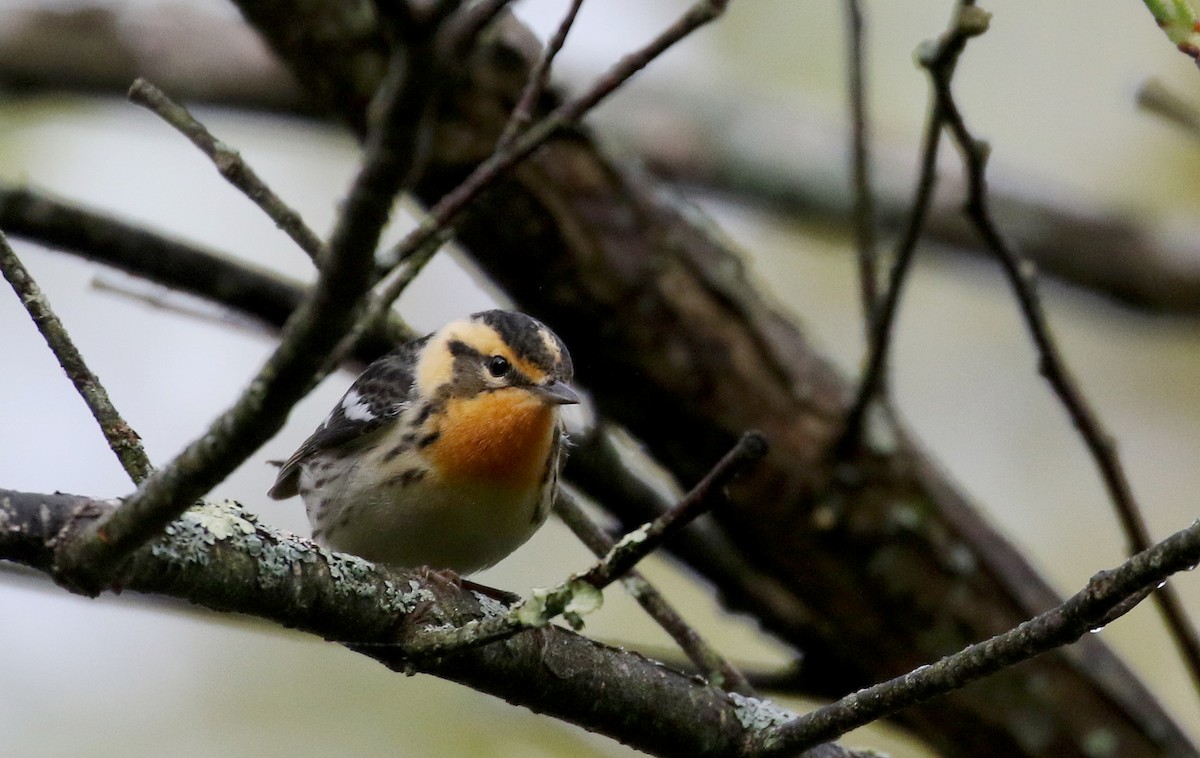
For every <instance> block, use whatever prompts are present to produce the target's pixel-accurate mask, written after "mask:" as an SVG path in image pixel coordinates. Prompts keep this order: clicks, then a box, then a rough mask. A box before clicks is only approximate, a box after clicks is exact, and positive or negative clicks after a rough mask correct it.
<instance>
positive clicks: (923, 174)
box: [834, 102, 945, 458]
mask: <svg viewBox="0 0 1200 758" xmlns="http://www.w3.org/2000/svg"><path fill="white" fill-rule="evenodd" d="M944 121H945V114H943V113H942V108H941V106H940V105H939V104H937V103H936V102H935V103H934V104H933V105H932V106H931V107H930V110H929V118H928V119H926V121H925V136H924V137H923V139H922V140H921V170H920V173H919V174H918V176H917V186H916V190H915V192H914V196H913V201H912V205H911V209H910V210H909V213H908V217H907V219H906V220H905V222H904V231H903V233H902V234H901V235H900V239H899V240H898V241H897V242H896V253H895V256H894V258H893V260H892V267H891V271H890V273H889V275H888V286H887V291H886V292H885V293H884V297H883V302H882V303H880V304H879V306H878V307H877V309H876V317H875V320H874V321H873V322H872V323H871V332H872V333H871V336H870V337H869V338H868V339H867V360H866V364H865V366H864V368H863V374H862V378H861V379H859V382H858V389H857V394H856V395H855V397H854V403H853V404H852V405H851V406H850V410H849V411H847V412H846V421H845V425H844V428H843V431H842V434H841V437H840V438H839V439H838V442H837V444H836V446H835V448H834V452H835V454H836V455H837V456H838V457H843V458H844V457H847V456H849V455H850V454H852V453H853V452H854V450H855V448H857V447H858V443H859V440H860V439H861V438H862V431H863V424H864V422H865V420H866V414H867V409H868V408H869V407H870V405H871V402H872V401H874V400H875V398H876V397H877V396H878V395H879V394H880V393H881V391H882V388H883V386H884V383H885V382H886V379H887V362H888V356H889V353H890V352H891V347H892V326H893V324H895V321H896V314H897V312H898V311H899V308H900V296H901V295H902V294H903V291H904V284H905V282H907V281H908V272H909V271H910V270H911V268H912V262H913V259H914V257H915V255H916V251H917V243H918V242H919V241H920V240H921V234H922V232H923V230H924V229H925V222H926V220H927V219H928V218H929V209H930V206H931V205H932V203H933V191H934V189H935V188H936V187H937V180H938V175H937V158H938V150H939V148H940V147H941V139H942V125H943V123H944Z"/></svg>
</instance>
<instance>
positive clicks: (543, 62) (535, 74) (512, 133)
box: [496, 0, 583, 147]
mask: <svg viewBox="0 0 1200 758" xmlns="http://www.w3.org/2000/svg"><path fill="white" fill-rule="evenodd" d="M582 5H583V0H571V7H570V8H568V9H567V13H566V15H565V16H563V20H562V23H560V24H559V25H558V28H557V29H556V30H555V31H554V35H553V36H552V37H550V39H549V40H548V41H547V42H546V49H545V50H543V51H542V57H541V58H539V59H538V62H537V63H536V64H535V65H534V67H533V70H532V71H530V72H529V81H528V82H526V84H525V89H524V90H522V91H521V99H520V100H518V101H517V105H516V107H515V108H513V112H512V117H511V118H509V120H508V123H507V124H506V125H505V126H504V132H503V133H501V135H500V139H499V140H497V141H496V145H497V146H499V147H503V146H505V145H507V144H508V143H509V142H512V141H513V138H515V137H516V136H517V135H518V134H520V133H521V131H522V130H523V129H525V127H527V126H529V123H530V122H531V121H532V120H533V109H534V106H536V105H537V101H538V99H539V98H540V97H541V96H542V94H543V93H544V92H545V91H546V86H547V85H548V84H549V83H550V64H552V63H553V62H554V57H555V56H556V55H558V51H559V50H562V46H563V44H564V43H565V42H566V41H567V34H569V33H570V31H571V26H573V25H574V23H575V16H576V15H578V14H579V8H580V6H582Z"/></svg>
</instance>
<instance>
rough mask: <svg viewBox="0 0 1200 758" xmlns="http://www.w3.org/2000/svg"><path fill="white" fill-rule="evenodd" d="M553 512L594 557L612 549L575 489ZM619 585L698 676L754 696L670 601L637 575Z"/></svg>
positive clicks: (563, 494) (564, 492)
mask: <svg viewBox="0 0 1200 758" xmlns="http://www.w3.org/2000/svg"><path fill="white" fill-rule="evenodd" d="M554 512H555V514H556V515H557V516H558V517H559V518H560V519H562V520H563V523H565V524H566V525H567V527H568V528H570V530H571V531H572V532H574V534H575V536H576V537H578V538H579V540H580V542H583V543H584V544H585V545H587V547H588V549H589V550H591V551H592V552H593V553H594V554H595V555H596V557H598V558H599V557H603V556H604V555H606V554H607V553H608V552H609V551H611V550H612V549H613V545H614V543H613V540H612V538H611V537H609V536H608V533H607V532H605V531H604V530H603V529H601V528H600V527H599V526H598V525H597V524H596V523H595V522H594V521H592V519H591V518H590V517H589V516H588V515H587V513H586V512H585V511H584V510H583V506H582V504H581V503H580V500H579V495H578V494H576V491H575V489H574V488H572V487H569V486H563V487H560V489H559V493H558V499H557V500H556V501H555V503H554ZM621 584H622V586H623V587H624V588H625V591H626V592H627V593H629V595H630V596H632V597H633V599H634V600H636V601H637V602H638V605H640V606H642V609H643V610H645V611H646V613H647V614H648V615H649V616H650V617H651V618H652V619H654V621H655V622H656V623H658V625H659V626H660V627H662V629H663V631H665V632H666V633H667V634H668V635H670V637H671V639H672V640H674V641H675V644H677V645H678V646H679V648H680V649H681V650H682V651H683V652H684V654H685V655H686V656H687V657H688V660H690V661H691V662H692V664H693V665H694V666H695V667H696V668H697V669H698V670H699V672H700V675H701V676H703V677H704V678H705V679H706V680H708V682H709V683H710V684H712V685H713V686H714V687H720V688H721V689H723V690H725V691H727V692H737V693H739V694H742V695H755V692H754V687H753V685H751V684H750V681H749V680H748V679H747V678H746V676H745V675H744V674H742V672H741V671H739V670H738V668H737V667H735V666H734V665H733V664H732V663H730V662H729V661H727V660H726V659H725V657H724V656H722V655H721V653H720V651H719V650H717V649H716V648H715V647H713V646H712V645H710V644H709V643H708V641H707V640H705V639H704V638H703V637H701V636H700V633H699V632H697V631H696V630H695V629H694V628H693V627H692V626H691V625H690V624H688V623H687V622H686V621H685V620H684V619H683V617H682V616H681V615H680V614H679V612H678V611H676V610H675V608H674V607H672V605H671V603H670V601H668V600H667V598H666V597H665V596H664V595H663V594H662V593H660V592H659V591H658V590H657V589H656V588H655V587H654V585H652V584H650V582H648V581H647V580H646V578H645V577H643V576H642V575H641V574H640V573H639V572H637V571H633V570H631V571H629V572H628V573H627V574H626V575H625V576H624V577H622V579H621Z"/></svg>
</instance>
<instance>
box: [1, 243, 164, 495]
mask: <svg viewBox="0 0 1200 758" xmlns="http://www.w3.org/2000/svg"><path fill="white" fill-rule="evenodd" d="M0 272H2V273H3V274H4V278H5V279H7V280H8V283H9V284H10V285H12V288H13V292H14V293H16V295H17V298H18V299H19V300H20V301H21V304H22V305H24V306H25V310H26V311H27V312H28V313H29V317H30V318H31V319H33V323H34V324H35V325H36V326H37V328H38V331H39V332H41V333H42V337H43V338H44V339H45V340H46V345H48V346H49V348H50V352H52V353H54V357H55V358H57V359H58V364H59V365H60V366H62V368H63V371H64V372H66V374H67V378H68V379H70V380H71V384H73V385H75V390H76V391H77V392H78V393H79V396H80V397H81V398H83V402H84V403H86V404H87V407H88V410H90V411H91V412H92V417H93V418H95V419H96V423H98V424H99V425H100V431H101V432H103V434H104V439H105V440H107V441H108V446H109V448H111V449H112V451H113V454H114V455H116V456H117V460H119V461H120V462H121V467H122V468H124V469H125V473H127V474H129V478H130V479H132V480H133V482H134V484H137V483H138V482H140V481H142V480H143V479H145V478H146V477H147V476H149V475H150V472H151V471H153V468H152V467H151V465H150V459H149V458H148V457H147V456H146V451H145V450H144V449H143V448H142V444H141V441H140V438H139V437H138V435H137V432H135V431H134V430H133V428H132V427H130V426H129V424H127V423H125V419H123V418H122V417H121V414H120V413H118V412H117V409H116V407H115V406H114V405H113V404H112V401H111V400H110V399H109V397H108V392H107V391H106V390H105V389H104V385H103V384H101V383H100V379H99V378H98V377H97V376H96V375H95V374H94V373H92V370H91V369H90V368H88V365H87V362H86V361H84V359H83V355H82V354H80V352H79V349H78V348H76V347H75V342H74V340H72V339H71V335H70V334H69V333H68V332H67V328H66V327H65V326H64V325H63V323H62V321H60V320H59V318H58V316H57V315H56V314H55V313H54V310H53V309H52V308H51V307H50V302H49V300H47V299H46V296H45V294H43V293H42V290H41V288H40V287H38V285H37V282H36V281H34V279H33V277H32V276H31V275H30V274H29V271H28V270H27V269H26V268H25V265H24V264H23V263H21V259H20V258H18V257H17V253H16V251H14V250H13V249H12V247H11V246H10V245H9V244H8V238H7V237H5V236H4V233H3V232H0Z"/></svg>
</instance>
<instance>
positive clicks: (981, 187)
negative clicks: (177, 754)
mask: <svg viewBox="0 0 1200 758" xmlns="http://www.w3.org/2000/svg"><path fill="white" fill-rule="evenodd" d="M987 23H988V15H987V14H986V12H984V11H981V10H979V9H977V8H974V7H973V6H972V5H971V3H970V2H964V3H963V4H962V6H961V8H960V10H959V12H958V17H957V22H956V24H955V25H954V26H953V28H952V29H951V32H950V34H949V35H948V36H947V38H946V41H945V42H944V43H943V44H939V45H938V46H936V47H935V48H933V49H932V50H927V51H926V53H927V54H926V55H923V56H921V57H920V62H921V65H923V66H924V67H925V68H927V69H928V71H929V75H930V78H931V80H932V82H933V88H934V93H935V96H936V97H937V101H938V104H939V106H940V109H941V111H942V112H943V113H944V115H945V123H946V126H947V128H948V129H949V130H950V133H951V135H953V137H954V141H955V143H956V144H957V145H958V147H959V150H960V151H961V153H962V156H963V165H964V167H965V170H966V173H967V185H968V191H967V200H966V207H965V211H966V214H967V216H968V217H969V218H970V219H971V222H972V224H973V225H974V227H975V229H976V230H977V231H978V232H979V235H980V237H981V238H982V239H983V242H984V245H985V246H986V247H987V249H988V250H989V251H991V253H992V255H993V256H994V257H995V258H996V260H997V261H998V262H999V263H1000V267H1001V269H1002V270H1003V272H1004V275H1005V278H1006V279H1008V282H1009V284H1010V285H1011V287H1012V289H1013V294H1014V296H1015V297H1016V300H1017V304H1018V306H1019V308H1020V311H1021V316H1022V318H1023V319H1024V321H1025V325H1026V327H1027V329H1028V330H1029V335H1030V337H1031V338H1032V340H1033V343H1034V346H1035V347H1036V348H1037V351H1038V356H1039V370H1040V372H1041V374H1042V376H1044V377H1045V378H1046V381H1047V382H1049V383H1050V386H1051V388H1052V389H1053V390H1054V394H1055V395H1057V396H1058V399H1059V401H1060V402H1061V403H1062V405H1063V407H1064V408H1065V409H1066V411H1067V415H1068V416H1070V418H1071V422H1072V423H1073V424H1074V425H1075V427H1076V428H1077V429H1078V430H1079V434H1080V436H1081V437H1082V438H1083V441H1084V445H1085V446H1086V447H1087V449H1088V452H1089V453H1091V456H1092V459H1093V460H1094V461H1095V463H1096V467H1097V468H1098V469H1099V471H1100V476H1101V479H1102V480H1103V481H1104V486H1105V488H1106V489H1107V490H1108V494H1109V498H1110V499H1111V501H1112V503H1113V506H1114V508H1115V509H1116V512H1117V516H1118V519H1119V521H1120V523H1121V528H1122V530H1123V531H1124V532H1125V536H1126V539H1127V540H1128V543H1129V552H1130V553H1131V554H1132V553H1138V552H1141V551H1144V550H1146V549H1147V548H1148V547H1150V545H1152V544H1153V539H1152V538H1151V537H1150V530H1149V529H1148V528H1147V526H1146V522H1145V519H1144V518H1143V517H1142V513H1141V508H1140V507H1139V506H1138V503H1137V500H1136V498H1135V497H1134V495H1133V489H1132V487H1131V486H1130V484H1129V479H1128V477H1127V476H1126V474H1125V469H1124V467H1123V466H1122V465H1121V460H1120V456H1119V455H1118V453H1117V449H1116V446H1115V445H1114V443H1113V440H1112V437H1111V436H1110V435H1109V434H1108V432H1107V430H1105V428H1104V425H1103V424H1102V423H1101V421H1100V419H1099V417H1098V416H1097V415H1096V412H1095V411H1094V410H1093V409H1092V407H1091V405H1090V403H1089V402H1088V400H1087V398H1086V397H1084V394H1083V392H1082V390H1080V388H1079V385H1078V384H1077V383H1076V381H1075V379H1074V377H1073V376H1072V375H1071V372H1070V369H1068V368H1067V365H1066V361H1064V360H1063V357H1062V354H1061V353H1060V352H1059V350H1058V346H1057V344H1056V343H1055V342H1054V338H1053V336H1052V335H1051V333H1050V325H1049V324H1048V323H1047V321H1046V314H1045V311H1044V310H1043V308H1042V304H1041V299H1040V297H1039V296H1038V291H1037V283H1036V279H1035V276H1036V269H1035V268H1034V267H1033V266H1032V264H1030V263H1029V262H1028V261H1025V260H1023V259H1022V258H1021V257H1020V255H1018V253H1017V252H1016V251H1015V250H1014V249H1013V248H1012V246H1011V245H1009V244H1008V242H1007V241H1006V240H1005V239H1004V237H1003V235H1001V233H1000V230H999V228H998V227H997V226H996V222H995V220H994V219H993V218H992V212H991V208H990V206H989V202H988V189H987V177H986V169H987V160H988V155H989V152H990V148H989V146H988V145H987V144H986V143H984V142H982V141H980V140H977V139H976V138H975V137H974V136H972V134H971V133H970V131H969V130H968V129H967V125H966V122H965V121H964V120H963V116H962V113H961V112H960V111H959V109H958V105H957V103H956V102H955V100H954V94H953V92H952V91H951V79H952V78H953V71H954V64H955V60H956V59H957V56H958V54H959V53H960V52H961V49H962V47H961V46H962V45H964V44H965V43H966V41H967V40H968V39H969V38H970V37H972V36H975V35H977V34H980V33H982V32H983V31H985V30H986V29H987ZM955 40H957V41H955ZM956 46H957V49H954V48H955V47H956ZM1155 601H1156V602H1157V603H1158V607H1159V610H1160V611H1161V612H1162V615H1163V618H1164V620H1165V622H1166V625H1167V628H1168V630H1169V631H1170V632H1171V635H1172V637H1174V639H1175V644H1176V646H1177V647H1178V649H1179V652H1180V655H1181V656H1182V657H1183V659H1184V662H1185V663H1186V664H1187V667H1188V671H1189V673H1190V674H1191V677H1192V682H1193V684H1194V685H1195V686H1196V688H1197V689H1198V690H1200V635H1197V632H1196V629H1195V628H1194V627H1193V626H1192V624H1191V622H1190V621H1189V620H1188V617H1187V614H1186V612H1184V610H1183V605H1182V603H1181V601H1180V599H1179V596H1178V595H1177V594H1176V593H1175V591H1174V588H1172V587H1164V588H1163V589H1162V591H1160V592H1158V593H1156V594H1155Z"/></svg>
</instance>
